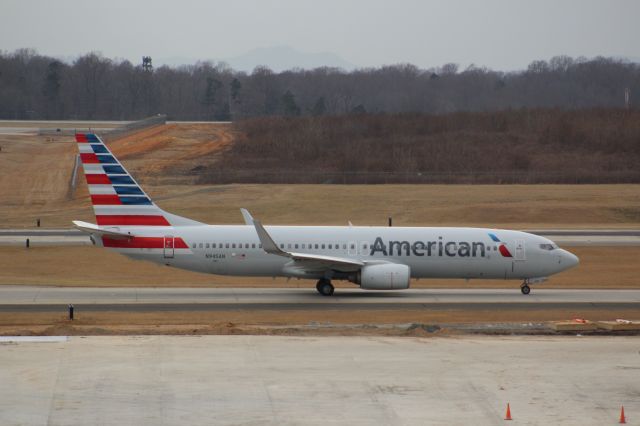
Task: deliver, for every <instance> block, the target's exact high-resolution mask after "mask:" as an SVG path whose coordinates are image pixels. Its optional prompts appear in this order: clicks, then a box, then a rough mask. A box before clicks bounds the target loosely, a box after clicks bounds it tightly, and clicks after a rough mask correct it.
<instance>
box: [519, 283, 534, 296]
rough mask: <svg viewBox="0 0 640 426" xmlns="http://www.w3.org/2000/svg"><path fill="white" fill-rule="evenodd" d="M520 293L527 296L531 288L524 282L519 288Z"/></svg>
mask: <svg viewBox="0 0 640 426" xmlns="http://www.w3.org/2000/svg"><path fill="white" fill-rule="evenodd" d="M520 291H521V292H522V294H529V293H531V287H529V284H527V283H526V282H524V283H522V285H521V286H520Z"/></svg>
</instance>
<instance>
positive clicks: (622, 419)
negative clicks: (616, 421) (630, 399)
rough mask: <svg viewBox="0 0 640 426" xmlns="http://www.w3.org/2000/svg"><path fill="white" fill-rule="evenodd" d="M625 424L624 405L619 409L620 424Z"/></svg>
mask: <svg viewBox="0 0 640 426" xmlns="http://www.w3.org/2000/svg"><path fill="white" fill-rule="evenodd" d="M625 423H627V419H626V418H625V416H624V405H623V406H622V408H621V409H620V424H625Z"/></svg>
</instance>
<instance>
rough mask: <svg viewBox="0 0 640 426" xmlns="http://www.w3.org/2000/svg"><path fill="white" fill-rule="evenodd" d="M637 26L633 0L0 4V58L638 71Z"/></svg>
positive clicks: (13, 0) (18, 0) (32, 0)
mask: <svg viewBox="0 0 640 426" xmlns="http://www.w3.org/2000/svg"><path fill="white" fill-rule="evenodd" d="M639 17H640V1H637V0H603V1H594V0H529V1H520V0H482V1H481V0H468V1H463V0H446V1H445V0H442V1H437V2H436V1H426V0H422V1H421V0H388V1H381V0H223V1H218V0H210V1H204V0H200V1H198V0H180V1H175V0H174V1H167V0H153V1H152V0H98V1H94V0H59V1H53V0H0V49H2V50H4V51H12V50H14V49H16V48H21V47H31V48H35V49H37V50H38V52H40V53H42V54H48V55H54V56H63V57H75V56H77V55H78V54H81V53H86V52H89V51H98V52H101V53H102V54H103V55H105V56H107V57H112V58H113V57H117V58H127V59H129V60H131V61H132V62H134V63H139V62H140V57H141V56H143V55H150V56H152V57H153V58H154V59H158V58H184V59H185V60H195V59H203V60H204V59H221V58H231V57H235V56H239V55H242V54H244V53H246V52H248V51H251V50H253V49H255V48H262V47H272V46H290V47H292V48H294V49H296V50H298V51H302V52H307V53H318V52H331V53H333V54H336V55H338V56H340V57H342V58H343V59H344V60H346V61H348V62H350V63H352V64H354V65H356V66H359V67H365V66H380V65H383V64H394V63H406V62H409V63H413V64H415V65H418V66H420V67H424V68H428V67H432V66H439V65H442V64H444V63H447V62H456V63H459V64H461V65H462V66H463V67H465V66H467V65H469V64H470V63H474V64H476V65H478V66H481V65H486V66H488V67H490V68H493V69H499V70H514V69H522V68H525V67H526V65H527V64H528V63H530V62H531V61H532V60H535V59H549V58H550V57H552V56H555V55H560V54H567V55H570V56H574V57H575V56H587V57H593V56H597V55H603V56H615V57H626V58H632V59H634V60H636V61H640V43H639V41H640V24H638V22H637V20H638V18H639Z"/></svg>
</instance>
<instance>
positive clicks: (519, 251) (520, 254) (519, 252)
mask: <svg viewBox="0 0 640 426" xmlns="http://www.w3.org/2000/svg"><path fill="white" fill-rule="evenodd" d="M514 260H527V259H526V257H525V251H524V240H516V255H515V258H514Z"/></svg>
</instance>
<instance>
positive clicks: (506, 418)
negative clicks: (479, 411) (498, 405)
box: [504, 402, 513, 420]
mask: <svg viewBox="0 0 640 426" xmlns="http://www.w3.org/2000/svg"><path fill="white" fill-rule="evenodd" d="M504 419H505V420H513V419H512V418H511V407H510V406H509V403H508V402H507V414H506V415H505V416H504Z"/></svg>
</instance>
